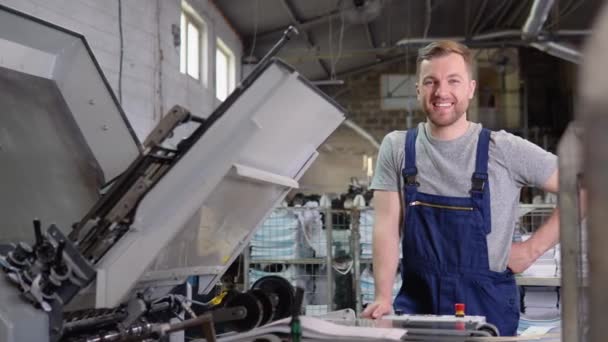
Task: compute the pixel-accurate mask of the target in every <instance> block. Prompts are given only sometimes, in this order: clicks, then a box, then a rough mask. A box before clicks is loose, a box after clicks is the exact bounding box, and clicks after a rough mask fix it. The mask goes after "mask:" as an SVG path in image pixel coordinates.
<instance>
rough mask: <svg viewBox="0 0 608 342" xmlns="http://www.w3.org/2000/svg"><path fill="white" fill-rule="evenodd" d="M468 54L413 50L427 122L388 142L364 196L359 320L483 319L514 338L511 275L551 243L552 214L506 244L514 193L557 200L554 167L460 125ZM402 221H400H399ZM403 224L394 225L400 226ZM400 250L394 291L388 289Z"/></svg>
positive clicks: (471, 85) (453, 49)
mask: <svg viewBox="0 0 608 342" xmlns="http://www.w3.org/2000/svg"><path fill="white" fill-rule="evenodd" d="M471 62H472V57H471V52H470V51H469V49H468V48H467V47H466V46H464V45H462V44H459V43H457V42H453V41H439V42H435V43H431V44H429V45H428V46H426V47H424V48H422V49H420V51H419V54H418V61H417V79H418V81H417V84H416V89H417V94H418V100H419V102H420V105H421V107H422V108H423V109H424V111H425V113H426V115H427V121H426V122H425V123H421V124H419V125H418V127H417V128H415V129H412V130H409V131H407V132H403V131H395V132H392V133H390V134H388V135H387V136H386V137H385V138H384V140H383V142H382V146H381V148H380V152H379V155H378V163H377V168H376V173H375V175H374V179H373V182H372V186H371V188H372V189H374V190H375V194H374V204H375V211H376V220H375V226H374V233H373V255H374V260H373V264H374V278H375V284H376V297H375V301H374V302H373V303H372V304H370V305H369V306H368V307H367V308H366V309H365V310H364V312H363V313H362V316H363V317H371V318H379V317H381V316H382V315H385V314H388V313H390V312H391V311H392V308H393V306H394V308H395V309H399V310H400V311H402V312H403V313H416V314H454V304H455V303H464V304H465V306H466V308H465V310H466V314H467V315H483V316H486V319H487V320H488V322H490V323H493V324H494V325H496V326H497V327H498V329H499V331H500V334H501V335H514V334H515V333H516V329H517V324H518V320H519V298H518V294H517V287H516V284H515V280H514V278H513V272H515V273H519V272H522V271H524V270H525V269H526V268H528V267H529V266H530V265H531V264H532V263H533V262H534V261H535V260H536V259H537V258H538V257H539V256H540V255H542V254H543V253H544V252H545V251H547V250H548V249H550V248H551V247H553V246H554V245H555V244H556V243H557V241H558V239H559V229H558V218H557V213H556V212H554V213H553V215H552V216H551V217H550V218H549V219H548V220H547V221H546V223H545V224H544V225H543V226H541V227H540V228H539V229H538V230H537V231H536V233H535V234H534V235H533V236H532V237H531V238H530V239H528V240H527V241H525V242H522V243H514V244H512V242H511V241H512V237H513V231H514V227H515V220H516V219H517V210H518V203H519V194H520V189H521V187H523V186H525V185H529V186H535V187H539V188H542V189H544V190H546V191H550V192H556V191H557V187H558V177H557V159H556V156H555V155H553V154H551V153H548V152H546V151H544V150H542V149H541V148H539V147H538V146H536V145H534V144H532V143H530V142H528V141H526V140H524V139H521V138H518V137H516V136H514V135H512V134H509V133H507V132H504V131H500V132H490V131H489V130H487V129H483V128H482V127H481V125H480V124H477V123H473V122H470V121H468V120H467V115H466V112H467V109H468V107H469V101H470V100H471V99H472V98H473V96H474V93H475V86H476V83H475V80H473V79H472V70H471ZM402 212H403V213H404V214H405V215H404V216H403V217H402V215H401V213H402ZM400 221H402V223H401V222H400ZM399 242H401V243H402V248H403V259H402V261H401V276H402V280H403V282H402V284H403V285H402V287H401V290H400V292H399V294H398V295H397V298H396V299H395V302H394V303H392V287H393V283H394V279H395V274H396V271H397V266H398V263H399V245H398V244H399Z"/></svg>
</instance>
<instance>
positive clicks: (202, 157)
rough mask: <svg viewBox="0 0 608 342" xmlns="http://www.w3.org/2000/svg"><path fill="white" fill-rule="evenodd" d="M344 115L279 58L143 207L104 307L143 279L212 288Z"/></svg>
mask: <svg viewBox="0 0 608 342" xmlns="http://www.w3.org/2000/svg"><path fill="white" fill-rule="evenodd" d="M343 120H344V115H343V112H342V110H341V109H340V108H339V107H338V106H336V105H335V104H334V103H333V102H331V101H330V100H329V99H328V98H326V97H325V96H324V95H323V94H322V93H320V92H319V91H317V90H316V89H315V88H314V87H312V86H311V85H310V84H309V83H307V81H306V80H304V79H303V78H302V77H300V76H299V75H298V74H297V73H296V72H295V71H294V70H292V69H291V68H290V67H288V66H287V65H285V64H284V63H282V62H279V61H274V62H272V63H271V64H270V65H269V66H268V67H267V68H266V70H265V71H264V72H263V73H262V74H261V75H259V77H258V78H257V79H256V80H255V81H254V82H253V83H252V84H251V85H250V86H249V87H248V88H247V89H246V90H245V91H244V92H243V93H242V94H241V95H240V96H239V97H238V98H237V99H236V100H235V101H234V103H232V105H231V106H230V107H229V108H228V110H227V111H226V112H225V113H224V114H223V115H222V116H221V117H220V118H219V119H218V120H217V121H216V122H214V123H213V125H212V126H211V128H210V129H209V130H208V131H207V132H206V133H205V134H204V135H203V136H202V137H201V139H200V140H199V141H198V142H197V143H196V144H195V145H194V146H193V147H192V149H191V150H190V151H188V152H187V153H186V155H185V156H184V157H183V158H182V159H181V160H180V161H179V162H178V163H177V164H176V165H175V166H174V167H173V168H172V169H171V170H170V171H169V172H168V174H167V175H166V176H165V177H164V178H163V179H161V181H160V182H159V183H158V184H157V185H156V186H155V187H154V188H153V189H152V190H151V191H150V193H148V194H147V195H146V197H145V198H144V200H143V201H142V202H141V203H140V205H139V207H138V210H137V214H136V218H135V223H134V229H132V231H130V232H129V233H127V234H126V235H125V236H124V237H123V238H122V239H121V240H120V241H119V242H118V244H117V245H116V246H114V248H113V249H112V250H110V252H109V253H108V254H107V255H106V256H105V257H104V258H103V259H102V261H101V263H100V264H99V265H98V276H97V300H96V306H97V307H107V306H115V305H117V304H119V303H120V302H121V301H123V300H124V299H125V296H127V295H128V294H129V293H130V290H131V289H132V288H133V287H134V286H135V285H136V283H137V282H138V280H142V281H146V282H148V281H151V280H154V281H160V280H171V279H180V278H183V277H185V276H187V275H207V276H208V277H203V278H202V279H208V284H206V285H207V287H210V286H212V285H213V284H214V283H215V282H216V281H217V280H218V279H219V277H220V276H221V275H222V274H223V273H224V272H225V270H226V269H227V267H228V266H230V264H231V262H232V261H233V260H234V259H235V258H236V256H237V255H238V254H239V253H240V252H241V251H242V249H243V248H244V247H245V245H246V244H247V242H248V241H249V238H250V237H251V236H252V234H253V232H254V230H255V227H257V226H258V224H259V223H260V222H261V221H262V220H263V219H264V217H265V216H266V215H267V214H268V213H269V211H270V210H271V209H272V208H273V207H274V206H275V204H277V203H278V202H279V201H280V200H282V199H283V197H284V196H285V195H286V194H287V192H288V191H289V190H290V189H291V188H292V187H293V186H294V185H297V181H298V179H299V178H300V177H301V176H302V174H303V173H304V171H305V170H306V169H307V168H308V166H309V165H310V164H311V162H312V161H313V160H314V159H315V157H316V155H317V152H316V149H317V147H318V146H319V145H320V144H321V143H322V142H323V141H324V140H325V139H326V138H327V137H328V136H329V135H330V134H331V132H332V131H333V130H334V129H335V128H336V127H337V126H338V125H340V123H341V122H342V121H343ZM184 227H185V228H184ZM182 228H183V229H182ZM148 268H149V271H148V272H147V273H146V274H145V275H144V272H145V271H146V269H148ZM142 276H143V278H141V277H142ZM203 285H205V284H203Z"/></svg>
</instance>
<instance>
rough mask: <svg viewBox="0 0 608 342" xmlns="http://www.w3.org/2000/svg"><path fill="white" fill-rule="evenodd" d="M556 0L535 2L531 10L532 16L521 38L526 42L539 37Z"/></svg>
mask: <svg viewBox="0 0 608 342" xmlns="http://www.w3.org/2000/svg"><path fill="white" fill-rule="evenodd" d="M553 2H554V0H534V3H532V7H531V8H530V14H529V15H528V19H526V22H525V24H524V26H523V27H522V30H521V36H522V39H524V40H530V39H534V38H536V37H537V36H538V34H539V33H540V31H541V29H542V28H543V25H544V24H545V21H547V16H548V15H549V12H551V7H553Z"/></svg>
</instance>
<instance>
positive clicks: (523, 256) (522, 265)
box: [508, 240, 538, 273]
mask: <svg viewBox="0 0 608 342" xmlns="http://www.w3.org/2000/svg"><path fill="white" fill-rule="evenodd" d="M537 258H538V256H537V255H536V253H534V249H533V248H532V245H531V244H530V240H527V241H525V242H514V243H513V244H512V245H511V255H510V256H509V265H508V267H509V268H510V269H511V271H513V273H521V272H523V271H525V270H526V269H527V268H528V267H530V266H531V265H532V264H533V263H534V261H535V260H536V259H537Z"/></svg>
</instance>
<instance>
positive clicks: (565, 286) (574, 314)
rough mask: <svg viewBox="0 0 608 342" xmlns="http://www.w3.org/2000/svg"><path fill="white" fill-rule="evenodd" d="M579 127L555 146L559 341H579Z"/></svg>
mask: <svg viewBox="0 0 608 342" xmlns="http://www.w3.org/2000/svg"><path fill="white" fill-rule="evenodd" d="M580 134H581V128H580V127H579V126H578V124H577V123H575V122H572V123H571V124H570V126H568V129H567V130H566V132H565V133H564V135H563V136H562V139H561V140H560V143H559V146H558V155H559V197H558V204H559V219H560V244H561V267H562V275H561V278H562V281H561V284H562V289H561V300H562V340H563V341H569V342H570V341H571V342H577V341H581V340H580V339H579V337H581V335H582V329H583V320H584V317H583V316H584V315H581V312H579V310H580V303H581V302H582V300H583V298H581V289H582V288H581V287H582V286H583V284H580V279H579V276H580V266H581V255H582V254H581V253H582V251H581V234H580V233H581V230H580V219H581V218H580V215H579V198H578V196H579V195H578V193H579V189H578V179H579V176H580V174H581V166H582V164H581V159H582V156H581V153H582V151H581V146H580V142H579V140H578V136H580Z"/></svg>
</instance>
